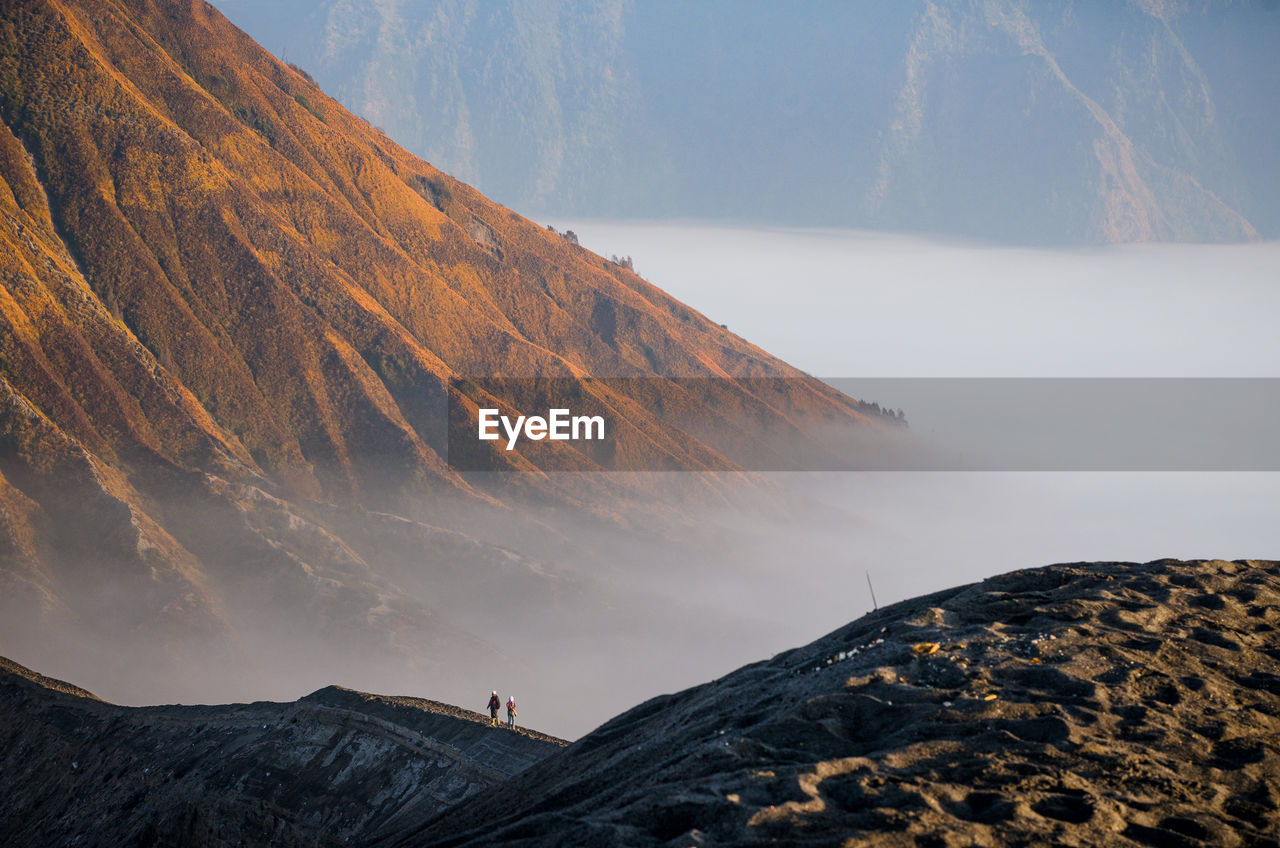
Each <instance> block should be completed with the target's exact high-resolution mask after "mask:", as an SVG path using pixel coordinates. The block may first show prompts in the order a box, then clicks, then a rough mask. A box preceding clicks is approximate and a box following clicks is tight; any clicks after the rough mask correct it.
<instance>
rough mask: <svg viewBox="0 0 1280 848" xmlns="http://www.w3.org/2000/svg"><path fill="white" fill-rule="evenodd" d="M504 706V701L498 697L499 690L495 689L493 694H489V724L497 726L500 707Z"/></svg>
mask: <svg viewBox="0 0 1280 848" xmlns="http://www.w3.org/2000/svg"><path fill="white" fill-rule="evenodd" d="M500 706H502V701H501V700H500V699H499V698H498V690H497V689H494V690H493V694H492V695H490V696H489V726H490V727H497V725H498V707H500Z"/></svg>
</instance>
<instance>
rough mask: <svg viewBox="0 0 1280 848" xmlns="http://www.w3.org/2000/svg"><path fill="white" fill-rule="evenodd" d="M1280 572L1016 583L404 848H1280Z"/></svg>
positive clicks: (824, 647)
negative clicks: (616, 847) (1279, 841)
mask: <svg viewBox="0 0 1280 848" xmlns="http://www.w3.org/2000/svg"><path fill="white" fill-rule="evenodd" d="M1278 628H1280V564H1278V563H1275V562H1255V561H1249V562H1221V561H1215V562H1204V561H1193V562H1180V561H1175V560H1163V561H1158V562H1152V563H1147V564H1145V565H1137V564H1131V563H1130V564H1119V563H1090V564H1084V563H1080V564H1072V565H1056V566H1050V567H1047V568H1039V569H1030V570H1025V571H1016V572H1012V573H1010V574H1006V575H1001V576H999V577H993V578H990V579H988V580H985V581H983V582H982V583H978V584H973V585H970V586H962V587H959V588H956V589H951V590H947V591H944V592H938V593H935V594H932V595H928V596H925V597H922V598H917V599H914V600H910V601H905V602H902V603H899V604H895V605H894V606H892V607H887V608H885V609H883V610H880V611H878V612H874V613H872V614H870V615H867V616H865V617H864V618H861V619H859V620H858V621H855V622H853V623H852V624H850V625H848V626H847V627H844V628H841V629H840V630H838V631H836V632H834V633H832V634H830V635H829V636H826V637H824V638H822V639H819V640H818V641H816V642H814V643H812V644H810V645H807V646H805V647H802V648H797V649H795V650H792V651H787V652H785V653H782V654H779V655H778V656H776V657H774V658H772V659H770V660H767V661H764V662H759V663H756V664H754V665H750V666H747V667H745V668H742V669H739V670H738V671H735V672H733V673H732V674H729V675H726V676H725V677H722V678H720V679H719V680H716V681H714V682H712V683H708V684H706V685H703V686H699V687H696V688H693V689H689V690H687V691H684V692H680V693H677V694H674V695H665V696H662V697H659V698H655V699H653V700H651V701H649V702H648V703H645V704H642V705H641V706H639V707H636V708H635V709H633V710H631V711H629V712H627V713H624V714H623V715H621V716H618V717H617V718H615V719H613V720H612V721H610V722H608V723H606V724H604V725H603V726H601V727H600V728H599V729H598V730H596V731H595V732H593V733H591V734H589V735H588V736H586V737H584V738H582V739H580V740H578V741H577V742H576V743H574V744H573V745H572V746H570V747H569V748H567V749H566V750H565V751H563V752H562V753H560V754H558V755H556V756H555V757H552V758H549V759H548V760H546V761H544V762H543V763H541V764H539V766H538V767H537V768H535V769H531V770H530V771H528V772H526V773H525V774H523V775H520V776H519V777H516V778H514V779H512V780H511V781H510V782H509V783H507V784H505V785H504V787H503V792H502V793H501V796H500V797H498V796H491V797H481V798H477V799H475V800H473V801H470V802H468V803H464V804H462V805H459V806H458V807H456V808H452V809H450V810H449V811H447V812H446V813H444V814H443V815H442V816H441V817H440V818H439V819H437V820H435V821H433V822H430V823H428V824H427V825H426V826H425V827H424V828H423V829H421V830H420V831H418V832H417V833H415V834H412V835H409V836H407V837H403V838H396V839H389V840H388V841H387V842H386V843H385V844H394V845H403V846H416V845H433V846H461V845H467V846H472V845H512V846H535V845H547V846H551V845H556V846H567V845H584V846H585V845H601V844H626V845H676V844H680V845H757V844H759V845H763V844H786V845H833V844H840V845H877V846H879V845H895V846H896V845H902V846H909V845H974V844H979V845H1044V844H1064V845H1145V846H1169V845H1177V846H1184V845H1186V846H1190V845H1199V844H1215V845H1254V846H1270V845H1275V844H1276V836H1277V834H1278V833H1280V818H1278V817H1277V810H1278V809H1280V781H1278V778H1277V775H1280V744H1278V743H1277V740H1278V739H1280V639H1278V638H1277V633H1278V632H1280V631H1278Z"/></svg>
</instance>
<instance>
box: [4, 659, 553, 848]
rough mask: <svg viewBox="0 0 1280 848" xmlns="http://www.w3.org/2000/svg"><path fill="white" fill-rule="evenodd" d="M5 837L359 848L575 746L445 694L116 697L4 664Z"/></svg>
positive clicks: (46, 841) (43, 841)
mask: <svg viewBox="0 0 1280 848" xmlns="http://www.w3.org/2000/svg"><path fill="white" fill-rule="evenodd" d="M0 715H3V716H4V721H3V723H2V724H3V728H4V729H3V730H2V731H0V736H2V737H3V739H4V745H3V747H2V748H0V751H2V753H0V785H2V786H3V789H4V799H5V800H4V803H3V805H0V839H3V840H4V841H5V843H6V844H13V845H18V844H26V845H35V844H39V845H71V844H77V845H126V844H138V845H197V844H198V845H207V846H215V845H242V844H265V843H270V844H272V845H282V846H293V845H299V846H301V845H307V846H323V845H346V844H350V840H351V839H352V838H354V837H357V836H358V837H359V838H363V839H367V838H371V837H373V836H375V835H376V834H378V833H380V832H395V831H396V830H398V829H400V828H402V827H403V826H404V825H405V824H407V823H409V822H413V821H415V820H420V819H421V818H423V817H429V816H432V815H434V814H436V813H437V812H439V811H440V810H442V809H444V808H445V807H447V806H449V805H451V804H454V803H457V802H458V801H460V800H463V799H465V798H468V797H470V796H472V795H475V794H477V793H480V792H484V791H486V790H488V789H491V788H493V787H494V786H496V785H498V784H500V783H501V782H502V781H504V780H505V779H506V778H508V777H510V776H511V775H513V774H518V773H519V772H521V771H523V770H524V769H526V768H529V767H530V766H531V765H533V764H535V763H536V762H538V761H539V760H541V759H542V758H544V757H546V756H548V755H549V754H551V753H553V752H555V751H556V750H558V749H559V747H560V746H561V745H563V744H564V743H562V742H560V741H559V740H556V739H552V738H550V737H547V736H545V735H543V734H539V733H536V732H531V731H526V730H521V731H519V732H512V731H509V730H506V729H505V728H501V727H499V728H492V727H489V726H488V723H489V722H488V718H487V717H482V716H480V715H477V714H475V713H470V712H468V711H466V710H459V709H457V708H454V707H448V706H446V705H443V704H437V703H435V702H432V701H422V700H419V699H415V698H387V697H381V696H374V695H365V694H362V693H359V692H352V691H350V690H345V689H338V688H336V687H329V688H326V689H322V690H320V691H318V692H315V693H314V694H312V695H308V696H307V697H305V698H302V699H301V700H299V701H297V702H295V703H292V704H272V703H255V704H235V705H230V706H223V707H147V708H142V709H129V708H125V707H117V706H114V705H111V704H105V703H103V702H101V701H99V700H97V699H95V698H93V696H92V695H90V694H89V693H87V692H84V691H83V690H78V689H76V688H75V687H72V686H69V685H68V684H65V683H61V682H60V681H56V680H50V679H48V678H43V677H41V676H40V675H37V674H35V673H33V672H30V671H28V670H27V669H25V668H23V667H22V666H19V665H16V664H15V663H11V662H9V661H8V660H2V659H0Z"/></svg>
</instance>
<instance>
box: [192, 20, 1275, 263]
mask: <svg viewBox="0 0 1280 848" xmlns="http://www.w3.org/2000/svg"><path fill="white" fill-rule="evenodd" d="M216 5H217V6H218V7H219V8H220V9H222V10H223V11H224V12H225V13H227V14H228V15H229V16H230V17H231V18H232V20H233V21H235V22H236V23H237V24H238V25H240V26H241V27H243V28H245V29H246V30H247V31H248V32H249V33H250V34H251V35H253V36H254V37H255V38H256V39H258V40H259V41H260V42H261V43H262V44H263V45H264V46H266V47H267V48H268V49H270V50H273V51H276V52H277V53H279V54H280V55H282V56H284V57H285V58H287V59H288V60H290V61H292V62H296V63H297V64H299V65H300V66H302V67H304V68H306V69H307V70H308V71H310V72H311V73H313V74H314V75H315V77H316V79H317V81H318V82H319V83H320V84H321V85H322V86H323V87H324V88H326V89H327V90H329V91H332V92H334V93H335V95H336V96H337V97H338V98H339V99H340V100H341V101H342V102H343V103H344V104H346V105H347V106H348V108H350V109H352V110H353V111H356V112H358V113H361V114H363V115H364V116H366V117H367V118H368V119H369V120H370V121H372V122H373V123H375V124H378V125H380V126H382V127H384V128H385V129H386V131H387V132H388V133H389V134H390V135H391V136H392V137H393V138H395V139H396V140H397V141H399V142H400V143H402V144H404V145H406V146H407V147H408V148H409V149H411V150H413V151H414V152H415V153H418V154H419V155H421V156H423V157H425V158H427V159H428V160H430V161H431V162H433V164H436V165H438V166H439V167H441V168H443V169H445V170H447V171H449V172H451V173H454V174H456V175H457V176H459V177H460V178H462V179H464V180H466V181H469V182H472V183H473V184H475V185H476V186H478V187H479V188H480V189H481V190H483V191H485V192H486V193H488V194H490V195H492V196H494V197H496V198H497V199H499V200H500V201H502V202H504V203H507V204H509V205H512V206H514V207H516V208H518V209H521V210H523V211H526V212H532V213H536V212H549V213H557V214H572V215H583V216H633V217H653V216H689V217H712V218H727V219H739V220H752V221H767V222H778V223H789V224H802V225H811V224H830V225H853V226H871V227H887V228H894V229H910V230H925V231H937V232H946V233H956V234H966V235H977V236H984V237H994V238H998V239H1007V240H1015V241H1052V242H1062V241H1067V242H1070V241H1095V242H1096V241H1131V240H1153V239H1156V240H1214V241H1216V240H1234V239H1247V238H1252V237H1255V236H1257V235H1259V234H1260V235H1262V236H1264V237H1275V236H1277V235H1280V200H1277V198H1280V169H1277V168H1276V167H1275V164H1274V153H1273V152H1274V150H1275V149H1276V146H1277V142H1278V141H1280V115H1278V114H1277V108H1276V103H1277V102H1280V58H1278V57H1280V52H1278V51H1277V50H1276V49H1275V46H1276V45H1277V44H1280V13H1277V5H1278V4H1277V3H1276V2H1274V0H1265V2H1264V1H1263V0H1245V2H1234V3H1233V2H1194V1H1193V2H1165V1H1164V0H1129V2H1097V1H1096V0H1095V2H1063V3H1027V2H1022V0H938V2H928V1H927V0H913V1H912V2H892V3H890V2H875V3H873V2H845V0H839V1H838V2H837V1H836V0H818V2H810V3H805V4H779V3H772V2H754V1H752V2H741V0H706V2H700V3H697V4H690V3H684V2H672V0H651V1H650V2H644V3H632V2H627V0H613V2H586V0H529V2H522V3H519V4H514V3H511V2H504V3H480V2H474V0H420V2H419V0H414V2H407V0H320V1H319V2H312V1H311V0H276V1H275V2H263V0H218V2H217V3H216Z"/></svg>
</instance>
